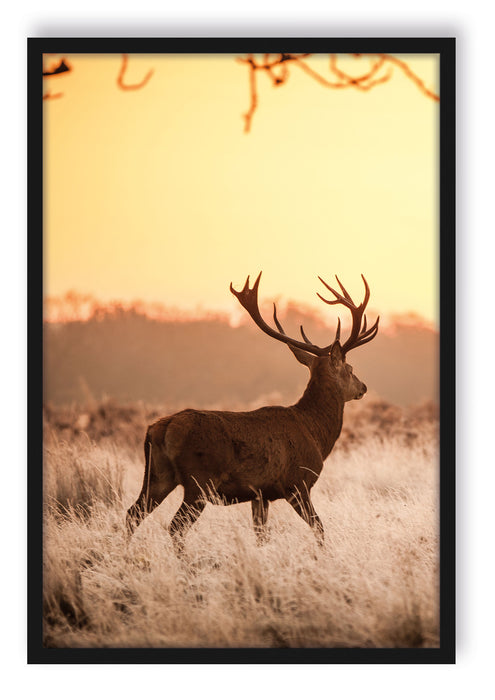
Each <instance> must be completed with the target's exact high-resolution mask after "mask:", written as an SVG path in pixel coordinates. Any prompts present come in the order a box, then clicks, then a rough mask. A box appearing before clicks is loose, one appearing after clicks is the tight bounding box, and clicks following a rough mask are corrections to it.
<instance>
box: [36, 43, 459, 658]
mask: <svg viewBox="0 0 495 700" xmlns="http://www.w3.org/2000/svg"><path fill="white" fill-rule="evenodd" d="M454 46H455V44H454V40H453V39H428V40H421V39H407V40H406V39H401V40H398V39H397V40H393V39H373V40H372V39H318V40H310V39H305V40H295V39H290V40H289V39H286V40H282V39H273V40H269V39H252V40H248V39H242V40H241V39H236V40H217V39H215V40H213V39H212V40H206V39H203V40H199V39H198V40H193V39H190V40H186V39H174V40H172V39H163V40H158V39H153V40H151V39H149V40H143V39H142V40H138V39H136V40H133V39H112V40H105V39H94V40H90V39H66V40H64V39H30V40H29V47H28V54H29V55H28V59H29V60H28V64H29V80H28V87H29V94H28V108H29V279H30V288H29V304H30V312H29V323H30V338H31V340H30V347H29V354H30V397H29V417H30V436H31V439H30V447H29V474H28V481H29V494H28V497H29V524H28V526H29V527H28V530H29V640H28V646H29V661H30V662H35V663H50V662H53V663H60V662H70V663H98V662H101V663H136V662H143V663H151V662H153V663H176V662H186V663H197V662H208V663H225V662H234V663H336V662H338V663H340V662H349V663H389V662H393V663H395V662H405V663H452V662H453V661H454V613H453V610H454V605H453V600H454V598H453V596H454V577H453V571H454V561H453V551H454V539H453V538H454V526H453V506H454V492H453V489H454V461H453V441H454V434H453V417H452V416H453V399H454V374H453V353H451V354H450V356H447V355H446V353H445V352H444V348H445V347H447V345H453V339H454V326H453V323H454V309H453V303H452V299H453V298H454V294H455V289H454V263H453V246H454V217H453V212H454V150H453V144H454V139H453V133H454V130H453V129H454V127H453V125H454V96H453V95H454V93H453V84H454ZM282 49H283V51H282ZM284 51H291V53H285V52H284ZM449 298H450V301H449ZM440 425H441V426H442V430H441V431H440ZM440 432H441V435H442V439H441V440H440Z"/></svg>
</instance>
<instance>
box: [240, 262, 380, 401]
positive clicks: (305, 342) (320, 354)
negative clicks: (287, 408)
mask: <svg viewBox="0 0 495 700" xmlns="http://www.w3.org/2000/svg"><path fill="white" fill-rule="evenodd" d="M335 277H336V279H337V282H338V284H339V287H340V290H341V293H340V292H337V291H336V290H335V289H333V288H332V287H330V286H329V285H328V284H327V283H326V282H325V281H324V280H323V279H322V278H321V277H319V278H318V279H319V280H320V281H321V282H322V283H323V284H324V285H325V287H326V288H327V289H328V290H329V291H330V292H332V294H333V295H334V296H335V299H325V298H324V297H322V296H321V294H318V296H319V298H320V299H321V300H322V301H324V302H325V303H326V304H330V305H333V304H341V305H342V306H345V307H346V308H348V309H349V310H350V312H351V316H352V326H351V331H350V334H349V337H348V338H347V340H346V341H345V342H344V343H341V342H340V318H339V319H338V323H337V330H336V333H335V338H334V340H333V341H332V342H331V343H330V344H329V345H326V346H324V347H320V346H318V345H314V344H313V343H312V342H311V341H310V340H309V338H308V336H307V335H306V333H305V332H304V328H303V327H302V326H301V327H300V331H301V337H302V341H301V340H297V339H296V338H291V337H289V336H288V335H287V333H286V332H285V331H284V329H283V327H282V325H281V323H280V321H279V320H278V318H277V307H276V305H275V304H273V320H274V323H275V326H276V327H277V330H275V329H274V328H272V327H271V326H269V325H268V324H267V323H266V322H265V321H264V320H263V318H262V316H261V313H260V310H259V307H258V287H259V283H260V279H261V272H260V273H259V275H258V277H257V278H256V281H255V283H254V284H253V287H252V288H250V287H249V276H248V278H247V279H246V282H245V284H244V287H243V289H242V290H241V291H239V292H238V291H236V290H235V289H234V287H233V286H232V283H231V284H230V291H231V292H232V294H234V295H235V296H236V297H237V299H238V300H239V302H240V304H241V305H242V306H243V307H244V308H245V309H246V311H247V312H248V313H249V315H250V316H251V318H252V319H253V321H254V322H255V323H256V325H257V326H258V328H260V329H261V330H262V331H263V332H264V333H266V334H267V335H269V336H270V337H272V338H275V339H276V340H280V341H281V342H283V343H285V344H286V345H287V347H288V348H289V350H291V352H292V353H293V354H294V356H295V357H296V359H297V360H298V361H299V362H300V363H301V364H303V365H306V366H307V367H308V368H309V370H310V372H311V376H312V377H313V376H315V375H317V374H318V375H319V376H320V377H326V378H327V379H330V380H331V382H332V384H333V386H334V387H335V388H338V390H339V392H340V393H341V395H342V398H343V400H344V401H351V400H352V399H361V398H362V397H363V396H364V394H365V393H366V391H367V388H366V385H365V384H364V383H363V382H361V380H360V379H358V378H357V377H356V376H355V375H354V373H353V369H352V367H351V365H349V364H348V363H347V362H346V354H347V353H348V352H349V351H350V350H354V348H357V347H359V346H360V345H364V344H365V343H369V342H370V340H373V338H374V337H375V336H376V334H377V333H378V322H379V320H380V317H378V318H377V319H376V321H375V323H374V324H373V325H372V326H371V327H370V328H367V321H366V315H365V314H364V311H365V309H366V306H367V304H368V301H369V298H370V289H369V286H368V283H367V282H366V279H365V278H364V276H363V275H361V277H362V278H363V282H364V287H365V295H364V299H363V301H362V302H361V304H359V305H356V304H355V303H354V302H353V301H352V299H351V296H350V295H349V293H348V292H347V290H346V289H345V287H344V286H343V285H342V283H341V282H340V280H339V278H338V277H337V276H335Z"/></svg>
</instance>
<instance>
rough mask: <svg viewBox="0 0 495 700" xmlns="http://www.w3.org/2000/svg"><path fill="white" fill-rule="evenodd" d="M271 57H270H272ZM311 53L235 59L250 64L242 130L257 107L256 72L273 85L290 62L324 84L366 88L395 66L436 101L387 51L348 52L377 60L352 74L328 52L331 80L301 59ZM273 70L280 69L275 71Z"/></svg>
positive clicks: (286, 72)
mask: <svg viewBox="0 0 495 700" xmlns="http://www.w3.org/2000/svg"><path fill="white" fill-rule="evenodd" d="M272 55H273V56H274V58H271V56H272ZM312 55H314V54H310V53H306V54H286V53H283V54H264V56H263V58H262V59H261V60H259V61H257V60H256V59H255V58H254V56H253V54H248V56H247V57H246V58H239V59H238V61H239V62H241V63H245V64H246V65H247V66H248V67H249V95H250V102H249V109H248V111H247V112H245V114H243V117H244V132H245V133H248V132H249V131H250V129H251V123H252V120H253V116H254V113H255V111H256V109H257V107H258V86H257V82H256V80H257V75H256V72H257V71H259V70H262V71H265V72H266V73H268V75H269V77H270V78H271V80H272V84H273V85H274V86H278V85H282V84H283V83H285V82H287V80H288V78H289V63H292V64H293V65H295V66H297V67H298V68H300V69H301V70H302V71H304V72H305V73H306V74H307V75H309V76H310V77H311V78H312V79H313V80H315V81H316V82H318V83H319V84H320V85H322V86H323V87H327V88H331V89H342V88H349V87H352V88H355V89H357V90H362V91H368V90H371V89H372V88H374V87H376V86H377V85H382V84H383V83H386V82H387V81H388V80H390V78H391V77H392V75H393V67H394V66H396V67H398V68H399V69H400V70H402V71H403V73H404V75H405V76H406V77H407V78H409V79H410V80H411V81H412V82H414V83H415V85H416V86H417V87H418V88H419V89H420V90H421V92H422V93H423V94H424V95H426V96H427V97H430V98H431V99H433V100H435V101H437V102H438V101H439V100H440V97H439V96H438V95H436V94H435V93H434V92H433V91H432V90H429V89H428V88H427V87H426V86H425V84H424V82H423V81H422V80H421V79H420V78H419V77H418V76H417V75H416V74H415V73H414V72H413V71H412V70H411V68H410V67H409V66H408V65H407V63H405V62H404V61H401V60H400V59H398V58H396V57H395V56H391V55H390V54H384V53H381V54H357V53H355V54H350V55H351V56H353V57H354V58H360V57H361V56H368V57H370V58H371V57H375V58H376V60H375V61H374V62H373V63H372V65H371V68H370V69H369V70H368V71H366V72H365V73H363V74H362V75H358V76H353V75H350V74H349V73H346V72H345V71H344V70H342V69H341V68H340V67H339V66H338V58H337V54H329V59H330V63H329V70H330V76H331V79H329V78H327V77H325V76H324V75H322V74H321V73H319V72H318V71H316V70H315V69H314V68H312V67H311V66H310V65H308V63H307V62H306V61H305V60H304V59H306V58H309V57H311V56H312ZM385 66H387V68H388V70H387V71H386V73H383V74H382V75H380V71H381V70H382V69H383V68H384V67H385ZM276 69H280V70H279V72H277V70H276Z"/></svg>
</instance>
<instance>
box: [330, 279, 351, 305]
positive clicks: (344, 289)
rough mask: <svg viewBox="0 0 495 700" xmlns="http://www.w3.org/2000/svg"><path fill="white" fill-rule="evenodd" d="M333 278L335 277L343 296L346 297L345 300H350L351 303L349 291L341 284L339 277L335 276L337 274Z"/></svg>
mask: <svg viewBox="0 0 495 700" xmlns="http://www.w3.org/2000/svg"><path fill="white" fill-rule="evenodd" d="M335 279H336V280H337V282H338V283H339V287H340V288H341V290H342V294H343V295H344V296H345V298H346V299H347V301H350V303H351V304H352V303H353V301H352V299H351V296H350V294H349V292H348V291H347V289H346V288H345V287H344V285H343V284H342V282H341V281H340V280H339V278H338V277H337V275H335ZM323 284H324V283H323Z"/></svg>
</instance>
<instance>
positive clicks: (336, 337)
mask: <svg viewBox="0 0 495 700" xmlns="http://www.w3.org/2000/svg"><path fill="white" fill-rule="evenodd" d="M337 321H338V323H337V330H336V332H335V340H334V343H340V317H339V318H338V319H337Z"/></svg>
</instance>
